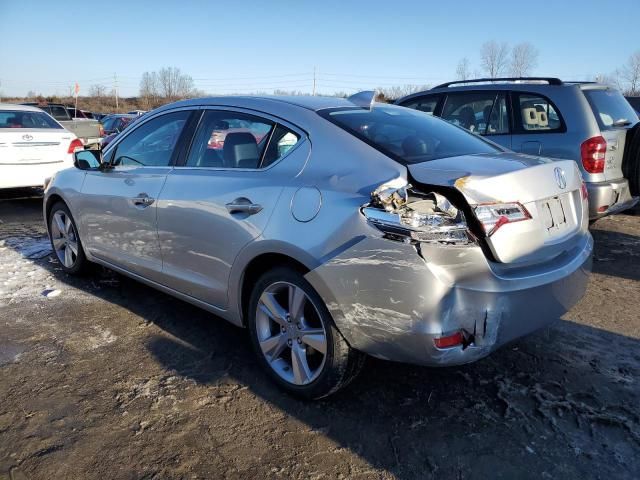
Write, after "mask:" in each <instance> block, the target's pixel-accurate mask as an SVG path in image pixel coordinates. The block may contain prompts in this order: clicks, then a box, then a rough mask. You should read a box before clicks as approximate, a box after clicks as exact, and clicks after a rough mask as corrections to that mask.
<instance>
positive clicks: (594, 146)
mask: <svg viewBox="0 0 640 480" xmlns="http://www.w3.org/2000/svg"><path fill="white" fill-rule="evenodd" d="M606 152H607V141H606V140H605V139H604V138H603V137H600V136H598V137H592V138H590V139H588V140H585V141H584V142H582V145H580V156H581V157H582V166H583V167H584V169H585V170H586V171H587V172H589V173H602V172H604V161H605V153H606Z"/></svg>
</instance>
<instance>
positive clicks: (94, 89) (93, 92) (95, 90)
mask: <svg viewBox="0 0 640 480" xmlns="http://www.w3.org/2000/svg"><path fill="white" fill-rule="evenodd" d="M106 94H107V87H105V86H104V85H100V84H96V85H91V87H89V96H90V97H95V98H102V97H104V96H105V95H106Z"/></svg>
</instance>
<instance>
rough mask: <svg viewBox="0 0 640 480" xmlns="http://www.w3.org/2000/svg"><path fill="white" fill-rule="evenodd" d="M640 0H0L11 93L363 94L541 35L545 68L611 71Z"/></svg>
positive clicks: (433, 78) (435, 75) (627, 45)
mask: <svg viewBox="0 0 640 480" xmlns="http://www.w3.org/2000/svg"><path fill="white" fill-rule="evenodd" d="M639 19H640V0H616V1H615V6H614V4H613V3H610V2H606V1H604V2H603V1H602V0H599V1H590V0H582V1H573V0H566V1H564V0H563V1H559V0H555V1H547V0H538V1H537V2H524V1H522V2H519V1H515V0H512V1H503V0H489V1H479V0H475V1H467V0H456V1H450V2H442V1H441V0H440V1H437V2H436V1H428V0H410V1H402V0H396V1H384V2H382V1H377V0H370V1H360V0H354V1H349V0H342V1H334V0H321V1H317V0H316V1H304V0H297V1H294V0H271V1H269V0H263V1H252V0H240V1H238V0H236V1H230V0H224V1H204V0H202V1H192V0H179V1H166V0H147V1H136V0H128V1H120V0H109V1H107V2H92V1H64V0H41V1H31V0H18V1H16V0H0V39H1V40H0V95H2V96H24V95H26V94H27V92H28V91H34V92H36V93H41V94H43V95H54V94H58V95H66V94H68V92H69V86H70V85H74V84H75V82H78V84H79V85H80V95H83V94H87V93H88V91H89V88H90V87H91V85H94V84H101V85H104V86H105V87H106V88H107V89H108V90H110V89H111V88H112V87H113V86H114V84H115V83H116V80H115V79H116V78H117V84H118V88H119V93H120V95H121V96H134V95H137V93H138V90H139V82H140V77H141V75H142V74H143V72H145V71H154V70H159V69H160V68H162V67H177V68H179V69H180V70H181V71H182V72H183V73H186V74H188V75H190V76H191V77H193V79H194V81H195V87H196V88H198V89H200V90H202V91H204V92H207V93H219V94H227V93H248V92H256V91H266V92H269V93H271V92H272V91H273V90H274V89H284V90H301V91H305V92H311V90H312V88H313V80H314V70H315V72H316V73H315V79H316V88H317V92H318V93H333V92H336V91H345V92H349V93H352V92H355V91H358V90H364V89H372V88H376V87H390V86H393V85H404V84H421V85H422V84H431V85H433V84H436V83H439V82H445V81H448V80H454V79H455V77H456V66H457V64H458V62H459V61H460V59H461V58H463V57H467V58H468V59H469V61H470V62H471V69H472V71H477V72H481V68H480V65H479V56H480V53H479V52H480V47H481V45H482V44H483V43H484V42H485V41H488V40H496V41H499V42H503V41H504V42H508V43H509V44H511V45H514V44H517V43H520V42H529V43H531V44H533V45H534V46H535V47H536V48H537V50H538V52H539V57H538V66H537V68H536V69H535V70H534V72H533V73H535V74H537V75H549V76H556V77H561V78H564V79H567V80H582V79H590V78H592V77H593V76H594V75H596V74H600V73H605V74H608V73H610V72H612V71H613V70H614V69H616V68H618V67H620V66H621V65H623V64H624V63H625V62H626V60H627V58H628V57H629V56H630V55H631V54H632V53H633V52H634V51H637V50H640V28H639V27H638V25H640V24H639V23H638V21H639Z"/></svg>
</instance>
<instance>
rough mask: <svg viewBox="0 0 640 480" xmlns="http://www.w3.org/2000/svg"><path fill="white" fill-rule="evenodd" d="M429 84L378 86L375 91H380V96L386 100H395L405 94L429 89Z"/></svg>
mask: <svg viewBox="0 0 640 480" xmlns="http://www.w3.org/2000/svg"><path fill="white" fill-rule="evenodd" d="M429 88H430V87H429V85H413V84H407V85H397V86H393V87H385V88H383V87H378V88H376V91H377V92H379V93H380V96H381V97H382V98H384V99H386V100H397V99H399V98H401V97H404V96H406V95H410V94H412V93H416V92H421V91H423V90H429Z"/></svg>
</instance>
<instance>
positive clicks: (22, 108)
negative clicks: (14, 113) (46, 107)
mask: <svg viewBox="0 0 640 480" xmlns="http://www.w3.org/2000/svg"><path fill="white" fill-rule="evenodd" d="M0 110H20V111H23V112H42V109H40V108H38V107H35V106H31V105H19V104H16V103H0Z"/></svg>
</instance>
